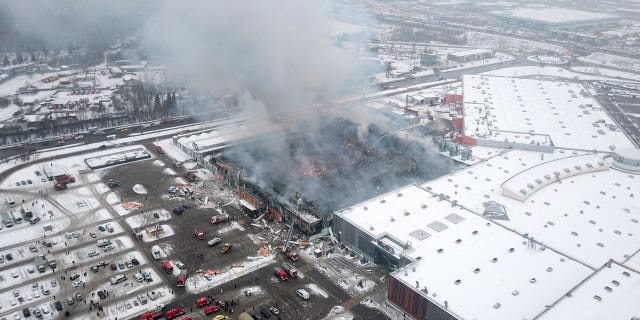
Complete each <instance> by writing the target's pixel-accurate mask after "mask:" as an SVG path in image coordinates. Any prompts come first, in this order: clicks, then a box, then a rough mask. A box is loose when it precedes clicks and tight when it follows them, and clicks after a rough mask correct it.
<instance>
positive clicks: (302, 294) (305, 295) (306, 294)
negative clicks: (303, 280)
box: [296, 289, 309, 300]
mask: <svg viewBox="0 0 640 320" xmlns="http://www.w3.org/2000/svg"><path fill="white" fill-rule="evenodd" d="M296 294H297V295H298V296H300V298H302V299H304V300H309V291H307V290H305V289H298V290H296Z"/></svg>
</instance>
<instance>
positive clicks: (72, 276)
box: [69, 273, 80, 280]
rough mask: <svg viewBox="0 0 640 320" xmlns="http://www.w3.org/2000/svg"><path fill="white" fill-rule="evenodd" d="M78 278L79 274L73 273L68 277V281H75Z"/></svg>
mask: <svg viewBox="0 0 640 320" xmlns="http://www.w3.org/2000/svg"><path fill="white" fill-rule="evenodd" d="M78 278H80V274H79V273H74V274H72V275H70V276H69V280H75V279H78Z"/></svg>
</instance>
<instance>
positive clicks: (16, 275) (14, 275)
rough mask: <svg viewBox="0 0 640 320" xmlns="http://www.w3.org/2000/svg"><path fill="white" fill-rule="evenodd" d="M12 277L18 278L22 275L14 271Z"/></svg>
mask: <svg viewBox="0 0 640 320" xmlns="http://www.w3.org/2000/svg"><path fill="white" fill-rule="evenodd" d="M11 276H12V277H14V278H17V277H19V276H20V275H19V274H18V272H16V271H13V272H11Z"/></svg>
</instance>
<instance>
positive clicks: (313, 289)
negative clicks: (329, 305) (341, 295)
mask: <svg viewBox="0 0 640 320" xmlns="http://www.w3.org/2000/svg"><path fill="white" fill-rule="evenodd" d="M307 288H308V289H309V291H311V293H313V294H316V295H319V296H321V297H323V298H329V294H327V292H326V291H324V290H322V288H320V287H319V286H318V285H317V284H315V283H309V284H308V285H307Z"/></svg>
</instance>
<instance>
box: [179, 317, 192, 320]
mask: <svg viewBox="0 0 640 320" xmlns="http://www.w3.org/2000/svg"><path fill="white" fill-rule="evenodd" d="M180 320H193V318H191V317H184V318H180Z"/></svg>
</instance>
